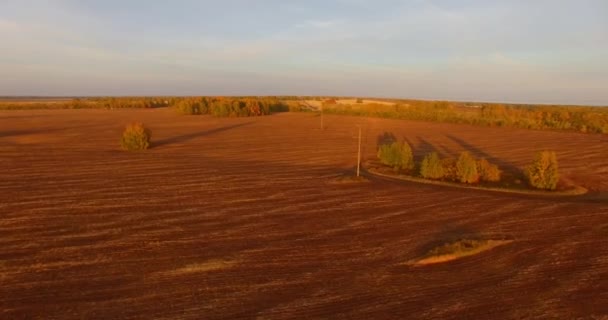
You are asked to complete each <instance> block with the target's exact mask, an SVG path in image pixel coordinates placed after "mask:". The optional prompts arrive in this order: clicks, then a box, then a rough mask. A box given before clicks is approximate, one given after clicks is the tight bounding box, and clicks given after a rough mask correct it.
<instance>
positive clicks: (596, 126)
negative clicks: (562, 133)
mask: <svg viewBox="0 0 608 320" xmlns="http://www.w3.org/2000/svg"><path fill="white" fill-rule="evenodd" d="M335 101H336V100H333V99H329V100H325V101H324V102H323V111H324V112H326V113H333V114H349V115H359V116H371V117H382V118H395V119H408V120H423V121H435V122H449V123H464V124H472V125H483V126H497V127H503V126H504V127H516V128H526V129H539V130H541V129H555V130H569V131H578V132H590V133H605V134H608V108H606V107H579V106H556V105H508V104H498V103H479V104H475V103H462V102H447V101H422V100H398V101H395V102H396V104H395V105H382V104H359V103H356V104H339V103H336V102H335Z"/></svg>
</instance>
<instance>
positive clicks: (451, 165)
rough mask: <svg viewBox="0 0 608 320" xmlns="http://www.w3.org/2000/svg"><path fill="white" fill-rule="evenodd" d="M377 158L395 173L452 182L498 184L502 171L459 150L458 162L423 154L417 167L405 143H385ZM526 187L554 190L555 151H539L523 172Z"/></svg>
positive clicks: (380, 146) (435, 154) (556, 181)
mask: <svg viewBox="0 0 608 320" xmlns="http://www.w3.org/2000/svg"><path fill="white" fill-rule="evenodd" d="M377 155H378V159H379V160H380V162H381V163H382V164H385V165H387V166H389V167H391V168H393V169H394V170H395V171H402V172H405V173H407V174H411V175H418V176H420V177H422V178H425V179H431V180H443V181H454V182H460V183H466V184H476V183H479V182H499V181H500V180H501V177H502V171H501V170H500V169H499V168H498V166H497V165H495V164H492V163H490V162H489V161H488V160H486V159H483V158H482V159H476V158H475V157H473V156H472V155H471V154H470V153H469V152H466V151H463V152H462V153H460V155H459V157H458V159H454V158H444V159H441V158H440V157H439V155H438V154H437V152H431V153H429V154H427V155H426V156H425V157H424V159H423V160H422V161H421V162H420V164H419V165H418V166H417V165H416V162H415V161H414V156H413V153H412V148H411V147H410V145H409V144H408V143H406V142H397V141H394V142H389V143H386V144H381V145H379V147H378V154H377ZM524 175H525V177H526V178H527V180H528V183H529V184H530V186H532V187H534V188H538V189H546V190H555V189H556V188H557V183H558V180H559V173H558V165H557V158H556V156H555V152H551V151H542V152H539V153H537V154H536V157H535V159H534V161H533V162H532V164H530V165H529V166H528V167H526V169H525V170H524Z"/></svg>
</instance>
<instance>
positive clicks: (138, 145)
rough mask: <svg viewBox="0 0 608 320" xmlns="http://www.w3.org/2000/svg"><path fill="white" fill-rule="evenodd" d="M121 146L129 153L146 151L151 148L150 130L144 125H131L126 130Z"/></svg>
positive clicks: (135, 123)
mask: <svg viewBox="0 0 608 320" xmlns="http://www.w3.org/2000/svg"><path fill="white" fill-rule="evenodd" d="M120 145H121V147H122V148H123V149H124V150H127V151H139V150H146V149H148V147H150V130H149V129H147V128H146V127H144V125H143V124H142V123H139V122H134V123H131V124H129V125H127V127H126V128H125V131H124V132H123V134H122V139H121V140H120Z"/></svg>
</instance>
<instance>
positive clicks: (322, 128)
mask: <svg viewBox="0 0 608 320" xmlns="http://www.w3.org/2000/svg"><path fill="white" fill-rule="evenodd" d="M321 130H325V129H324V127H323V102H321Z"/></svg>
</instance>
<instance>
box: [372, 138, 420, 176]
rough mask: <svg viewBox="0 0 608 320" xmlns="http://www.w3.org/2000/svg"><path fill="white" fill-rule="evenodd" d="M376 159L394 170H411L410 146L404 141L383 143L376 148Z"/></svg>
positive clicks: (412, 160)
mask: <svg viewBox="0 0 608 320" xmlns="http://www.w3.org/2000/svg"><path fill="white" fill-rule="evenodd" d="M378 159H380V162H382V163H383V164H385V165H388V166H390V167H392V168H393V169H395V170H397V171H398V170H413V169H414V156H413V155H412V148H411V147H410V145H409V144H407V143H406V142H393V143H391V144H383V145H380V147H379V148H378Z"/></svg>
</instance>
